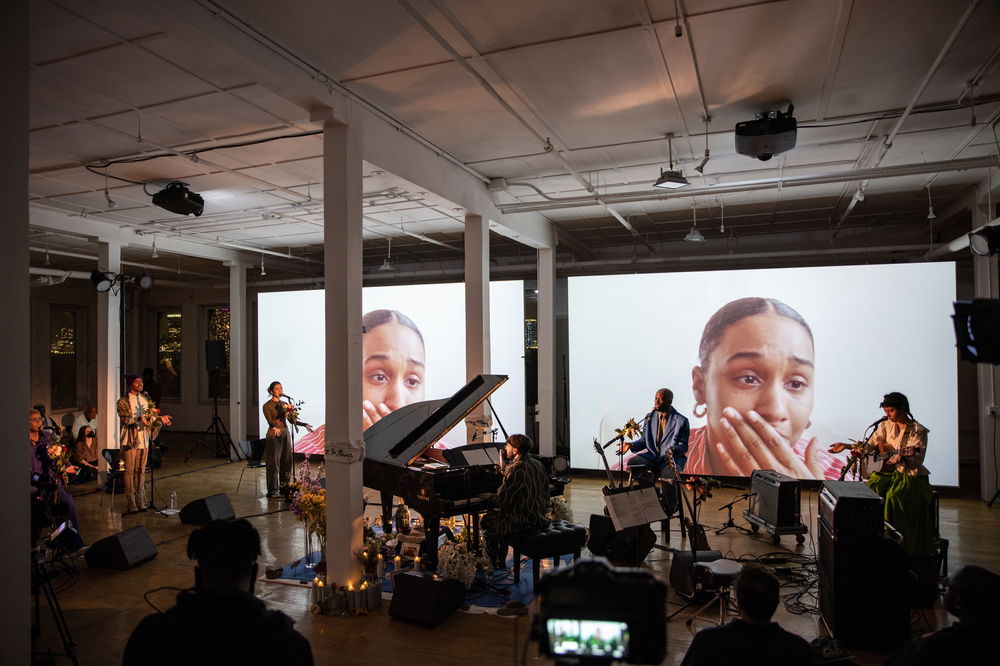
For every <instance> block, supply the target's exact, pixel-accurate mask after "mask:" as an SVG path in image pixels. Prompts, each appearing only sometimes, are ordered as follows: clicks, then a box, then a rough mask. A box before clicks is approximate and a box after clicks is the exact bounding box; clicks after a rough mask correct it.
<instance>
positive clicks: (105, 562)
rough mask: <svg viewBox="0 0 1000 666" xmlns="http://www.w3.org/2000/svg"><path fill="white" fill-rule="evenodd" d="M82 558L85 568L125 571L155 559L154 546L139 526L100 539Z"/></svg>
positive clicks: (145, 531) (147, 532)
mask: <svg viewBox="0 0 1000 666" xmlns="http://www.w3.org/2000/svg"><path fill="white" fill-rule="evenodd" d="M83 557H84V559H86V560H87V566H91V567H97V568H102V569H120V570H122V571H125V570H128V569H131V568H133V567H137V566H139V565H140V564H142V563H143V562H148V561H149V560H151V559H153V558H154V557H156V546H154V545H153V539H152V538H151V537H150V536H149V531H148V530H147V529H146V528H145V527H143V526H142V525H139V526H138V527H132V528H130V529H127V530H125V531H124V532H119V533H118V534H114V535H112V536H109V537H106V538H104V539H101V540H100V541H98V542H97V543H95V544H94V545H93V546H91V547H90V548H88V549H87V552H86V553H84V555H83Z"/></svg>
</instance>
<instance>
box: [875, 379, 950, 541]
mask: <svg viewBox="0 0 1000 666" xmlns="http://www.w3.org/2000/svg"><path fill="white" fill-rule="evenodd" d="M879 407H881V408H882V410H883V411H884V412H885V416H886V418H885V420H884V421H882V422H881V423H879V424H878V427H877V428H876V429H875V434H873V435H872V436H871V438H870V439H869V440H868V444H869V446H874V447H875V448H877V449H878V452H879V454H880V457H881V458H883V459H885V463H886V464H885V465H884V466H883V468H882V470H883V471H879V472H872V473H871V476H869V477H868V487H869V488H871V489H872V490H874V491H875V492H877V493H878V494H879V495H881V496H882V497H884V498H885V520H886V522H888V523H890V524H891V525H892V526H893V527H895V528H896V529H897V530H899V532H900V534H902V535H903V537H904V538H905V540H906V541H905V543H904V544H903V545H904V547H905V548H906V552H907V553H908V554H910V555H933V554H934V527H933V525H932V524H931V514H930V506H931V502H932V499H931V484H930V481H929V479H928V477H929V476H930V472H928V471H927V468H926V467H924V456H925V455H926V454H927V432H928V430H927V428H925V427H924V426H922V425H920V424H919V423H917V420H916V419H915V418H913V414H911V413H910V401H909V400H908V399H907V397H906V396H905V395H903V394H902V393H897V392H895V391H894V392H892V393H886V394H885V395H884V396H883V397H882V402H881V404H880V405H879Z"/></svg>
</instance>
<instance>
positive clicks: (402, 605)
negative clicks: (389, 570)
mask: <svg viewBox="0 0 1000 666" xmlns="http://www.w3.org/2000/svg"><path fill="white" fill-rule="evenodd" d="M392 584H393V594H392V602H390V604H389V615H391V616H392V617H394V618H396V619H397V620H407V621H409V622H416V623H417V624H423V625H426V626H429V627H433V626H435V625H438V624H440V623H441V621H442V620H444V619H445V618H446V617H448V616H449V615H451V614H452V613H454V612H455V611H456V610H458V609H459V608H460V607H461V606H462V604H463V603H464V602H465V586H464V585H462V584H461V583H459V582H458V581H457V580H454V579H451V578H444V577H442V576H438V575H437V574H433V573H431V572H429V571H407V572H404V573H400V574H396V575H395V577H394V578H393V583H392Z"/></svg>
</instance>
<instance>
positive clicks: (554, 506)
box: [545, 495, 573, 522]
mask: <svg viewBox="0 0 1000 666" xmlns="http://www.w3.org/2000/svg"><path fill="white" fill-rule="evenodd" d="M545 517H546V518H548V519H549V520H565V521H568V522H573V509H571V508H570V507H569V502H567V501H566V498H565V497H563V496H562V495H556V496H555V497H553V498H552V499H550V500H549V511H548V513H546V514H545Z"/></svg>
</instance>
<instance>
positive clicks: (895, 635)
mask: <svg viewBox="0 0 1000 666" xmlns="http://www.w3.org/2000/svg"><path fill="white" fill-rule="evenodd" d="M856 485H861V484H856ZM908 575H909V574H908V567H907V560H906V553H905V552H904V551H903V548H902V547H901V546H899V545H898V544H896V543H894V542H893V541H891V540H890V539H888V538H886V537H884V536H881V535H878V536H873V537H870V538H866V539H855V538H848V539H840V538H839V536H838V535H837V534H835V533H834V531H833V530H832V529H831V527H830V525H829V524H828V523H827V522H826V521H825V520H823V519H820V520H819V610H820V615H821V616H822V618H823V622H824V623H825V624H826V626H827V628H828V629H829V630H830V633H831V634H832V635H833V637H834V638H836V639H837V640H839V641H840V642H841V643H843V644H844V646H845V647H849V648H857V649H859V650H872V651H879V652H891V651H893V650H895V649H896V648H897V647H898V646H899V645H900V644H901V643H902V642H903V641H904V640H906V638H907V637H908V636H909V632H910V612H909V608H908V605H909V603H908V602H909V599H908V597H907V590H906V585H907V583H906V581H907V580H908ZM875 593H877V594H878V603H872V598H873V597H872V594H875Z"/></svg>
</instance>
